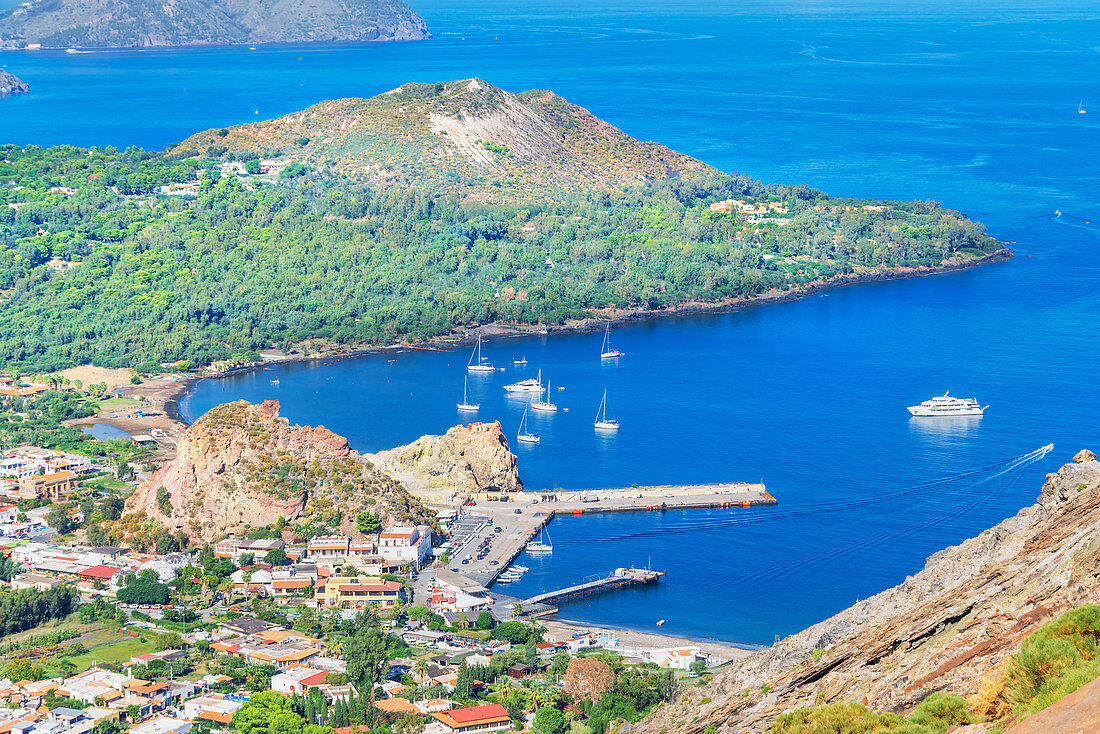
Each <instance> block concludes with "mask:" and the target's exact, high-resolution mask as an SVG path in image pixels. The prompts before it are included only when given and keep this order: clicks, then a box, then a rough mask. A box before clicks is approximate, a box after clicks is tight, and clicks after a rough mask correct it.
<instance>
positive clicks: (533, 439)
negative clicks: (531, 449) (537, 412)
mask: <svg viewBox="0 0 1100 734" xmlns="http://www.w3.org/2000/svg"><path fill="white" fill-rule="evenodd" d="M516 440H517V441H519V442H520V443H538V442H539V437H538V436H536V435H535V434H533V433H529V432H528V431H527V408H524V409H523V418H521V419H520V421H519V431H518V432H517V433H516Z"/></svg>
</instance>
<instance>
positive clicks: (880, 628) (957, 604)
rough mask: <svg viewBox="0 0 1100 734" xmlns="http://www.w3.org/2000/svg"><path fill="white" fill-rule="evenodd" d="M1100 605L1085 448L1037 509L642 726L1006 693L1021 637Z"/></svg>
mask: <svg viewBox="0 0 1100 734" xmlns="http://www.w3.org/2000/svg"><path fill="white" fill-rule="evenodd" d="M1097 602H1100V462H1097V461H1096V457H1095V456H1094V455H1093V454H1092V452H1089V451H1082V452H1081V453H1079V454H1078V455H1077V456H1076V457H1075V461H1074V463H1071V464H1067V465H1065V466H1063V467H1062V468H1061V469H1060V470H1059V471H1058V472H1057V473H1054V474H1050V475H1048V477H1047V481H1046V484H1045V485H1044V486H1043V490H1042V493H1041V494H1040V496H1039V502H1038V504H1035V505H1032V506H1031V507H1027V508H1025V509H1023V510H1021V511H1020V512H1019V513H1018V514H1017V515H1016V516H1015V517H1011V518H1009V519H1007V520H1005V521H1003V522H1001V523H1000V524H999V525H997V526H996V527H993V528H990V529H989V530H987V531H985V532H983V533H982V534H981V535H979V536H977V537H975V538H971V539H970V540H967V541H965V542H964V543H962V544H960V545H958V546H955V547H952V548H948V549H946V550H944V551H941V552H940V553H937V554H935V555H934V556H932V557H930V558H929V559H928V561H927V564H926V567H925V569H924V570H922V571H921V572H920V573H918V574H916V575H914V576H912V577H910V578H908V579H906V581H905V582H904V583H902V584H900V585H899V586H896V587H894V588H892V589H889V590H887V591H884V592H882V593H881V594H878V595H877V596H874V597H872V598H870V599H867V600H865V601H862V602H860V603H858V604H856V605H855V606H853V607H851V608H849V609H847V610H845V611H843V612H841V613H840V614H837V615H836V616H834V617H832V618H830V619H827V620H825V621H824V622H821V623H820V624H816V625H814V626H813V627H810V628H808V629H806V630H803V631H802V632H799V633H798V634H795V635H792V636H791V637H788V638H787V639H785V640H782V641H781V642H779V643H777V644H776V645H775V646H773V647H772V648H770V649H768V650H766V651H762V652H760V653H758V654H756V655H754V656H752V657H749V658H747V659H746V660H745V661H743V662H742V663H739V664H737V666H736V667H735V668H733V669H731V670H729V671H727V672H725V673H723V674H721V675H720V676H719V677H718V678H717V679H716V680H714V681H713V682H711V683H710V684H708V685H707V686H705V687H702V688H695V687H690V688H687V689H685V690H684V692H683V693H682V694H681V696H680V697H679V698H678V699H677V700H676V701H675V702H673V703H670V704H667V705H665V706H663V707H662V708H660V709H658V710H657V711H655V712H654V713H653V714H652V715H650V716H649V717H648V718H646V719H645V720H644V721H643V722H641V723H640V724H639V725H638V726H637V727H636V728H634V729H633V730H632V733H633V734H640V733H641V732H647V733H648V732H652V733H654V734H657V733H659V732H685V733H688V734H692V733H695V732H703V731H716V732H762V731H766V730H767V729H768V728H769V726H770V725H771V723H772V722H773V721H774V719H775V717H776V716H778V715H779V714H781V713H784V712H786V711H790V710H794V709H799V708H803V707H809V706H819V705H821V704H826V703H835V702H849V701H850V702H858V703H862V704H864V705H867V706H869V707H871V708H872V709H876V710H881V711H891V712H904V711H908V710H909V709H911V708H912V707H914V706H915V705H916V704H918V703H919V702H920V701H921V700H922V699H924V698H925V697H926V696H927V695H929V694H930V693H933V692H937V691H946V692H951V693H958V694H961V695H964V696H970V695H973V694H976V693H978V692H979V690H983V691H984V694H983V695H986V696H987V697H988V696H989V695H992V696H993V697H994V698H995V697H996V696H997V695H1001V694H999V693H996V691H994V693H993V694H989V688H990V687H991V686H992V687H993V688H996V685H997V676H998V671H999V670H1000V666H1001V665H1002V664H1003V663H1004V662H1005V660H1006V659H1007V658H1008V657H1009V656H1010V655H1011V654H1013V653H1015V652H1016V651H1018V649H1019V645H1020V642H1021V640H1022V639H1023V638H1024V637H1026V636H1027V635H1029V634H1031V633H1032V632H1034V631H1035V630H1036V629H1038V628H1039V627H1040V626H1041V625H1042V624H1043V623H1045V622H1048V621H1050V620H1051V619H1052V618H1054V617H1056V616H1057V615H1059V614H1060V613H1062V612H1064V611H1066V610H1068V609H1073V608H1076V607H1079V606H1081V605H1084V604H1096V603H1097Z"/></svg>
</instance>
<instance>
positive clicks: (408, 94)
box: [0, 79, 1010, 371]
mask: <svg viewBox="0 0 1100 734" xmlns="http://www.w3.org/2000/svg"><path fill="white" fill-rule="evenodd" d="M1009 255H1010V253H1009V252H1008V251H1007V250H1005V249H1004V248H1003V246H1002V245H1001V244H1000V243H998V242H997V241H996V240H995V239H993V238H992V237H990V236H988V235H987V234H986V233H985V231H984V229H983V228H982V226H981V225H980V224H976V223H974V222H972V221H971V220H969V219H968V218H967V217H966V216H965V215H964V214H961V213H959V212H957V211H952V210H950V209H946V208H944V207H941V206H940V205H939V204H937V203H935V202H927V201H918V202H905V201H887V200H877V199H844V198H838V197H834V196H830V195H828V194H826V193H824V192H821V191H818V190H815V189H812V188H810V187H808V186H805V185H787V184H768V185H765V184H763V183H761V182H760V181H757V180H755V179H753V178H751V177H749V176H744V175H739V174H732V175H731V174H726V173H722V172H721V171H718V170H716V169H714V168H712V167H710V166H708V165H706V164H705V163H702V162H701V161H698V160H695V159H694V158H691V157H689V156H686V155H683V154H680V153H677V152H675V151H673V150H671V149H669V148H666V147H665V146H662V145H659V144H657V143H648V142H643V141H640V140H637V139H635V138H633V137H631V136H630V135H628V134H626V133H625V132H623V131H622V130H620V129H618V128H616V127H615V126H613V125H611V124H609V123H607V122H605V121H603V120H600V119H599V118H597V117H595V116H594V115H592V114H591V113H590V112H588V111H587V110H585V109H584V108H582V107H579V106H577V105H575V104H572V103H570V102H568V101H566V100H565V99H563V98H561V97H560V96H558V95H556V94H554V93H553V92H548V91H544V90H535V91H528V92H523V93H521V94H515V93H512V92H509V91H505V90H502V89H499V88H498V87H495V86H493V85H491V84H489V83H488V82H485V81H483V80H480V79H464V80H460V81H453V82H439V83H433V84H424V83H416V84H404V85H402V86H401V87H400V88H398V89H395V90H393V91H391V92H387V93H384V94H380V95H378V96H377V97H374V98H372V99H367V100H362V99H349V100H338V101H334V102H323V103H321V104H318V105H316V106H314V107H311V108H310V109H308V110H304V111H302V112H299V113H295V114H292V115H287V116H285V117H282V118H279V119H276V120H269V121H266V122H257V123H252V124H247V125H239V126H235V127H230V128H219V129H213V130H207V131H205V132H202V133H198V134H196V135H194V136H192V137H191V138H188V139H187V140H185V141H183V142H181V143H180V144H178V145H176V146H174V147H170V148H169V149H167V150H165V151H162V152H153V151H143V150H139V149H137V148H128V149H127V150H125V151H119V150H118V149H115V148H99V149H97V148H93V149H91V150H81V149H77V148H72V147H59V148H51V149H43V148H40V147H34V146H32V147H27V148H19V147H17V146H0V289H2V291H3V295H4V301H3V308H0V363H4V364H7V365H12V366H14V365H18V366H20V367H21V368H22V369H23V370H24V371H27V370H35V371H51V370H56V369H62V368H65V367H68V366H70V365H74V364H85V363H89V362H90V363H93V364H97V365H102V366H128V367H134V368H138V369H140V370H142V371H157V370H160V369H161V367H160V365H161V364H162V363H175V362H177V361H180V360H183V361H184V363H185V365H184V366H187V364H188V363H189V364H190V365H193V366H199V365H206V364H211V363H213V362H216V361H221V360H229V363H230V364H232V363H242V362H248V361H251V360H252V359H258V352H259V350H263V349H269V348H271V347H273V346H277V347H279V348H281V349H282V350H283V351H284V352H286V353H288V354H290V353H295V354H299V355H317V354H346V353H349V352H352V351H355V350H360V349H365V348H370V347H374V346H378V345H388V344H393V343H394V342H396V341H407V342H412V343H415V342H422V341H425V340H429V339H437V338H443V339H449V340H457V339H461V338H462V335H463V334H464V333H465V332H466V331H467V330H468V329H471V328H477V327H480V326H482V325H484V324H487V323H492V322H499V323H501V324H506V325H507V328H520V329H535V330H540V331H541V330H554V329H576V328H586V326H585V325H586V324H588V325H590V324H591V323H593V322H594V320H595V319H599V318H629V317H633V316H641V315H647V314H656V313H673V312H677V311H692V310H701V309H730V308H736V307H738V306H740V305H742V304H745V303H748V302H753V301H760V300H776V299H787V298H796V297H798V296H800V295H802V294H804V293H808V292H812V289H813V288H815V287H818V286H828V285H833V284H841V283H848V282H854V281H858V280H863V279H877V278H884V277H900V276H905V275H918V274H923V273H929V272H936V271H940V270H946V269H953V268H960V267H968V266H971V265H974V264H977V263H980V262H987V261H990V260H995V259H1002V258H1005V257H1008V256H1009Z"/></svg>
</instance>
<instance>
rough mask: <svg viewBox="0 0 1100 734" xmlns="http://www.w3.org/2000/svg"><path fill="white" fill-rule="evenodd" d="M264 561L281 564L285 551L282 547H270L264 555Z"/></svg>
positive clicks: (284, 557)
mask: <svg viewBox="0 0 1100 734" xmlns="http://www.w3.org/2000/svg"><path fill="white" fill-rule="evenodd" d="M264 563H268V564H270V565H272V566H282V565H283V564H285V563H286V551H285V550H283V549H282V548H272V549H271V550H269V551H268V552H267V555H265V556H264Z"/></svg>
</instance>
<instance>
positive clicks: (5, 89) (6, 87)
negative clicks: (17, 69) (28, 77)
mask: <svg viewBox="0 0 1100 734" xmlns="http://www.w3.org/2000/svg"><path fill="white" fill-rule="evenodd" d="M29 91H31V85H30V84H27V83H26V82H25V81H23V80H22V79H20V78H19V77H17V76H16V75H15V74H12V73H11V72H8V71H3V70H2V69H0V95H3V94H21V93H23V92H29Z"/></svg>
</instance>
